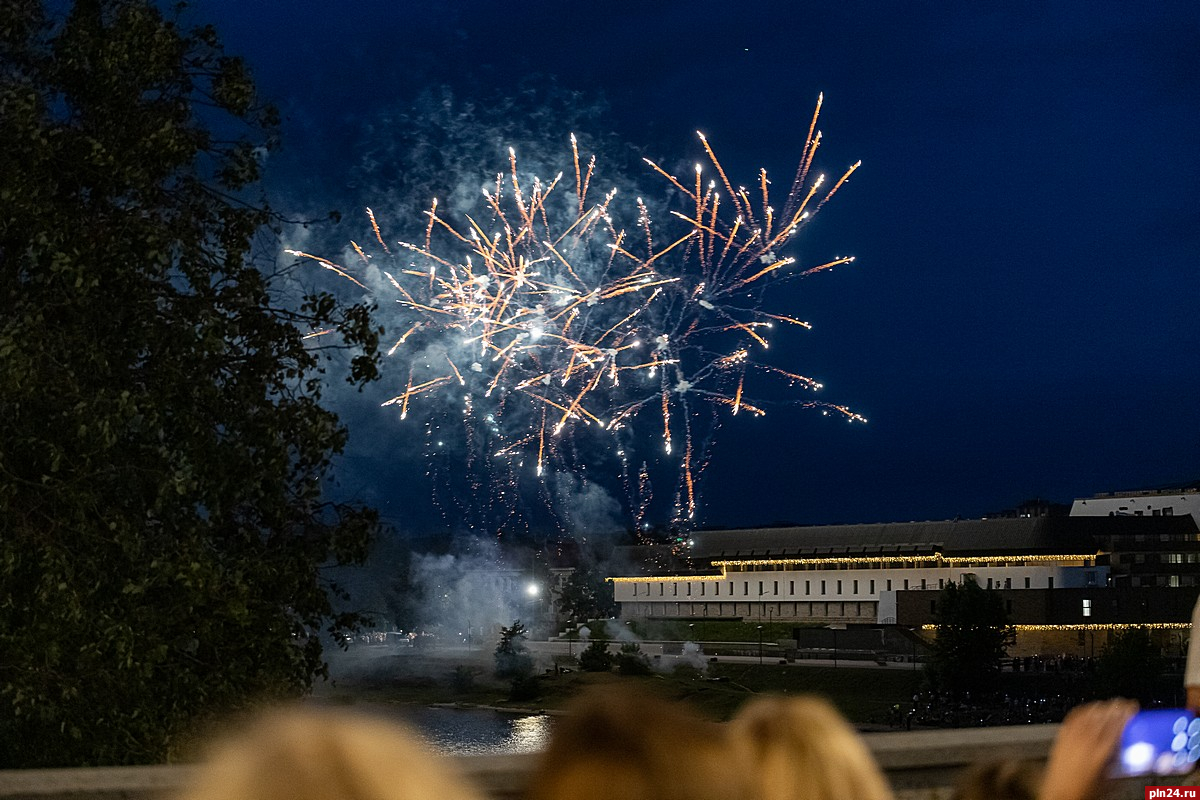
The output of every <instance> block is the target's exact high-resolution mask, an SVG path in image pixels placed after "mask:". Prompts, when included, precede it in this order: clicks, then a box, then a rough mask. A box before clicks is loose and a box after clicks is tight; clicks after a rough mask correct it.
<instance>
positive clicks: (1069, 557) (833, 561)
mask: <svg viewBox="0 0 1200 800" xmlns="http://www.w3.org/2000/svg"><path fill="white" fill-rule="evenodd" d="M1099 555H1100V554H1099V553H1088V554H1066V555H1045V554H1043V555H1016V556H943V555H941V554H940V553H934V554H932V555H924V556H850V557H843V556H838V557H831V558H774V559H762V558H759V559H736V560H721V561H712V562H710V563H711V564H712V566H714V567H720V568H721V574H720V575H663V576H650V577H632V578H631V577H612V578H608V580H609V581H611V582H613V583H654V582H656V581H658V582H665V581H672V582H674V581H721V580H727V579H728V576H729V567H759V566H770V567H781V568H785V569H786V568H787V567H819V566H856V567H886V566H893V565H894V566H901V567H903V566H907V565H912V566H914V567H915V566H917V565H918V564H920V565H923V566H924V565H928V566H934V567H939V566H944V567H950V568H953V567H989V566H997V567H1004V566H1023V565H1026V564H1061V565H1063V566H1094V565H1095V563H1096V558H1097V557H1098V556H1099Z"/></svg>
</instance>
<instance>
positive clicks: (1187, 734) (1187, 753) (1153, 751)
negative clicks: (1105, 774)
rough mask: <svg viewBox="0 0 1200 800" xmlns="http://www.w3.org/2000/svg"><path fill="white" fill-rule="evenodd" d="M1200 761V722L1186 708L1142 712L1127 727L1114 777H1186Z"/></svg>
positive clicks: (1118, 753)
mask: <svg viewBox="0 0 1200 800" xmlns="http://www.w3.org/2000/svg"><path fill="white" fill-rule="evenodd" d="M1197 761H1200V719H1197V718H1196V715H1195V714H1193V713H1192V712H1191V711H1188V710H1187V709H1186V708H1155V709H1151V710H1149V711H1139V712H1138V713H1137V714H1134V715H1133V717H1132V718H1130V720H1129V722H1127V723H1126V724H1125V729H1124V730H1123V731H1122V732H1121V746H1120V749H1119V750H1118V751H1117V763H1116V765H1115V766H1114V767H1113V771H1112V774H1113V775H1114V776H1116V777H1127V776H1135V775H1185V774H1187V773H1189V772H1191V771H1192V770H1193V769H1194V768H1195V767H1196V762H1197Z"/></svg>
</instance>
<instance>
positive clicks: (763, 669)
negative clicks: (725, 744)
mask: <svg viewBox="0 0 1200 800" xmlns="http://www.w3.org/2000/svg"><path fill="white" fill-rule="evenodd" d="M455 666H456V664H455V663H454V662H453V661H451V660H444V659H439V658H436V657H432V656H431V657H423V656H417V657H414V656H403V657H395V656H393V657H390V658H387V659H384V660H381V661H379V662H378V663H376V664H374V665H373V667H372V669H370V670H360V671H357V672H353V671H345V672H343V673H342V677H341V678H339V679H338V681H337V682H336V683H335V684H333V685H325V686H322V687H320V688H319V690H318V695H319V696H322V697H324V698H326V699H328V700H330V701H333V702H343V703H355V702H364V703H421V704H430V703H449V702H461V703H471V704H479V705H491V706H499V707H507V708H531V709H561V708H562V707H564V706H565V705H566V704H567V703H568V702H569V701H570V699H571V698H572V697H573V696H575V695H576V694H578V693H579V692H580V691H581V690H583V689H586V688H587V687H589V686H595V685H598V684H623V683H627V682H630V683H634V682H635V683H637V684H638V685H640V686H642V687H644V688H646V689H647V690H648V691H652V692H654V693H656V694H661V695H663V696H665V697H668V698H670V699H678V700H685V701H687V702H690V703H692V704H693V705H695V706H696V708H697V709H699V711H700V712H701V713H702V714H704V715H706V716H708V717H711V718H714V719H728V718H729V716H730V715H731V714H732V713H733V712H734V711H735V710H736V709H737V708H738V706H740V705H741V704H742V703H743V702H745V701H746V700H747V699H748V698H750V697H752V696H754V695H755V694H756V693H761V692H772V693H785V694H797V693H801V692H813V693H816V694H821V695H825V696H826V697H828V698H829V699H830V700H832V701H833V702H834V703H835V704H836V705H837V706H838V708H840V709H841V710H842V712H843V713H844V714H845V715H846V716H847V717H849V718H850V719H851V720H853V721H855V722H870V721H874V720H877V719H878V718H880V717H881V716H882V714H883V712H884V711H885V710H886V709H887V708H889V707H891V706H892V705H893V704H895V703H905V702H907V701H910V700H911V698H912V695H913V694H914V693H915V692H916V691H917V687H918V686H919V684H920V681H921V673H920V672H909V671H907V670H878V669H856V668H852V667H838V668H837V669H834V668H830V667H784V666H779V665H776V664H765V665H761V666H760V665H758V664H733V663H717V664H711V665H709V669H708V672H707V673H706V674H698V673H696V672H695V671H692V670H687V669H681V670H678V671H676V672H674V673H671V674H655V675H645V676H621V675H617V674H616V673H608V674H599V673H588V672H571V673H567V674H563V675H557V676H553V675H552V676H547V677H544V678H542V680H541V691H540V694H539V696H538V697H536V698H535V699H533V700H531V701H527V702H522V703H513V702H509V701H508V699H507V698H508V685H507V684H506V683H502V682H498V681H496V680H494V679H492V678H491V675H490V673H489V672H488V671H487V669H486V666H485V664H484V662H479V666H478V669H479V674H478V675H477V677H476V679H475V685H474V686H473V687H472V688H470V689H467V690H463V691H457V692H456V691H455V690H454V689H453V688H452V684H451V674H452V673H453V671H454V668H455ZM714 679H715V680H714Z"/></svg>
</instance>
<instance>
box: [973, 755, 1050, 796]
mask: <svg viewBox="0 0 1200 800" xmlns="http://www.w3.org/2000/svg"><path fill="white" fill-rule="evenodd" d="M1041 781H1042V770H1041V767H1040V766H1039V765H1038V764H1037V763H1036V762H1033V761H985V762H982V763H979V764H975V765H974V766H972V767H970V768H969V769H967V770H966V771H965V772H964V773H963V774H962V775H961V776H960V777H959V779H958V781H957V782H956V783H955V785H954V794H953V795H952V800H1036V798H1037V796H1038V789H1039V788H1040V786H1041Z"/></svg>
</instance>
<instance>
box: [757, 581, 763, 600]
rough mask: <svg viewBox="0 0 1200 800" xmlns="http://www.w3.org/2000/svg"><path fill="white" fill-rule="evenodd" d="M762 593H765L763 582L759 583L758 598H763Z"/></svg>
mask: <svg viewBox="0 0 1200 800" xmlns="http://www.w3.org/2000/svg"><path fill="white" fill-rule="evenodd" d="M762 593H763V582H762V581H759V582H758V596H759V597H762Z"/></svg>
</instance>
